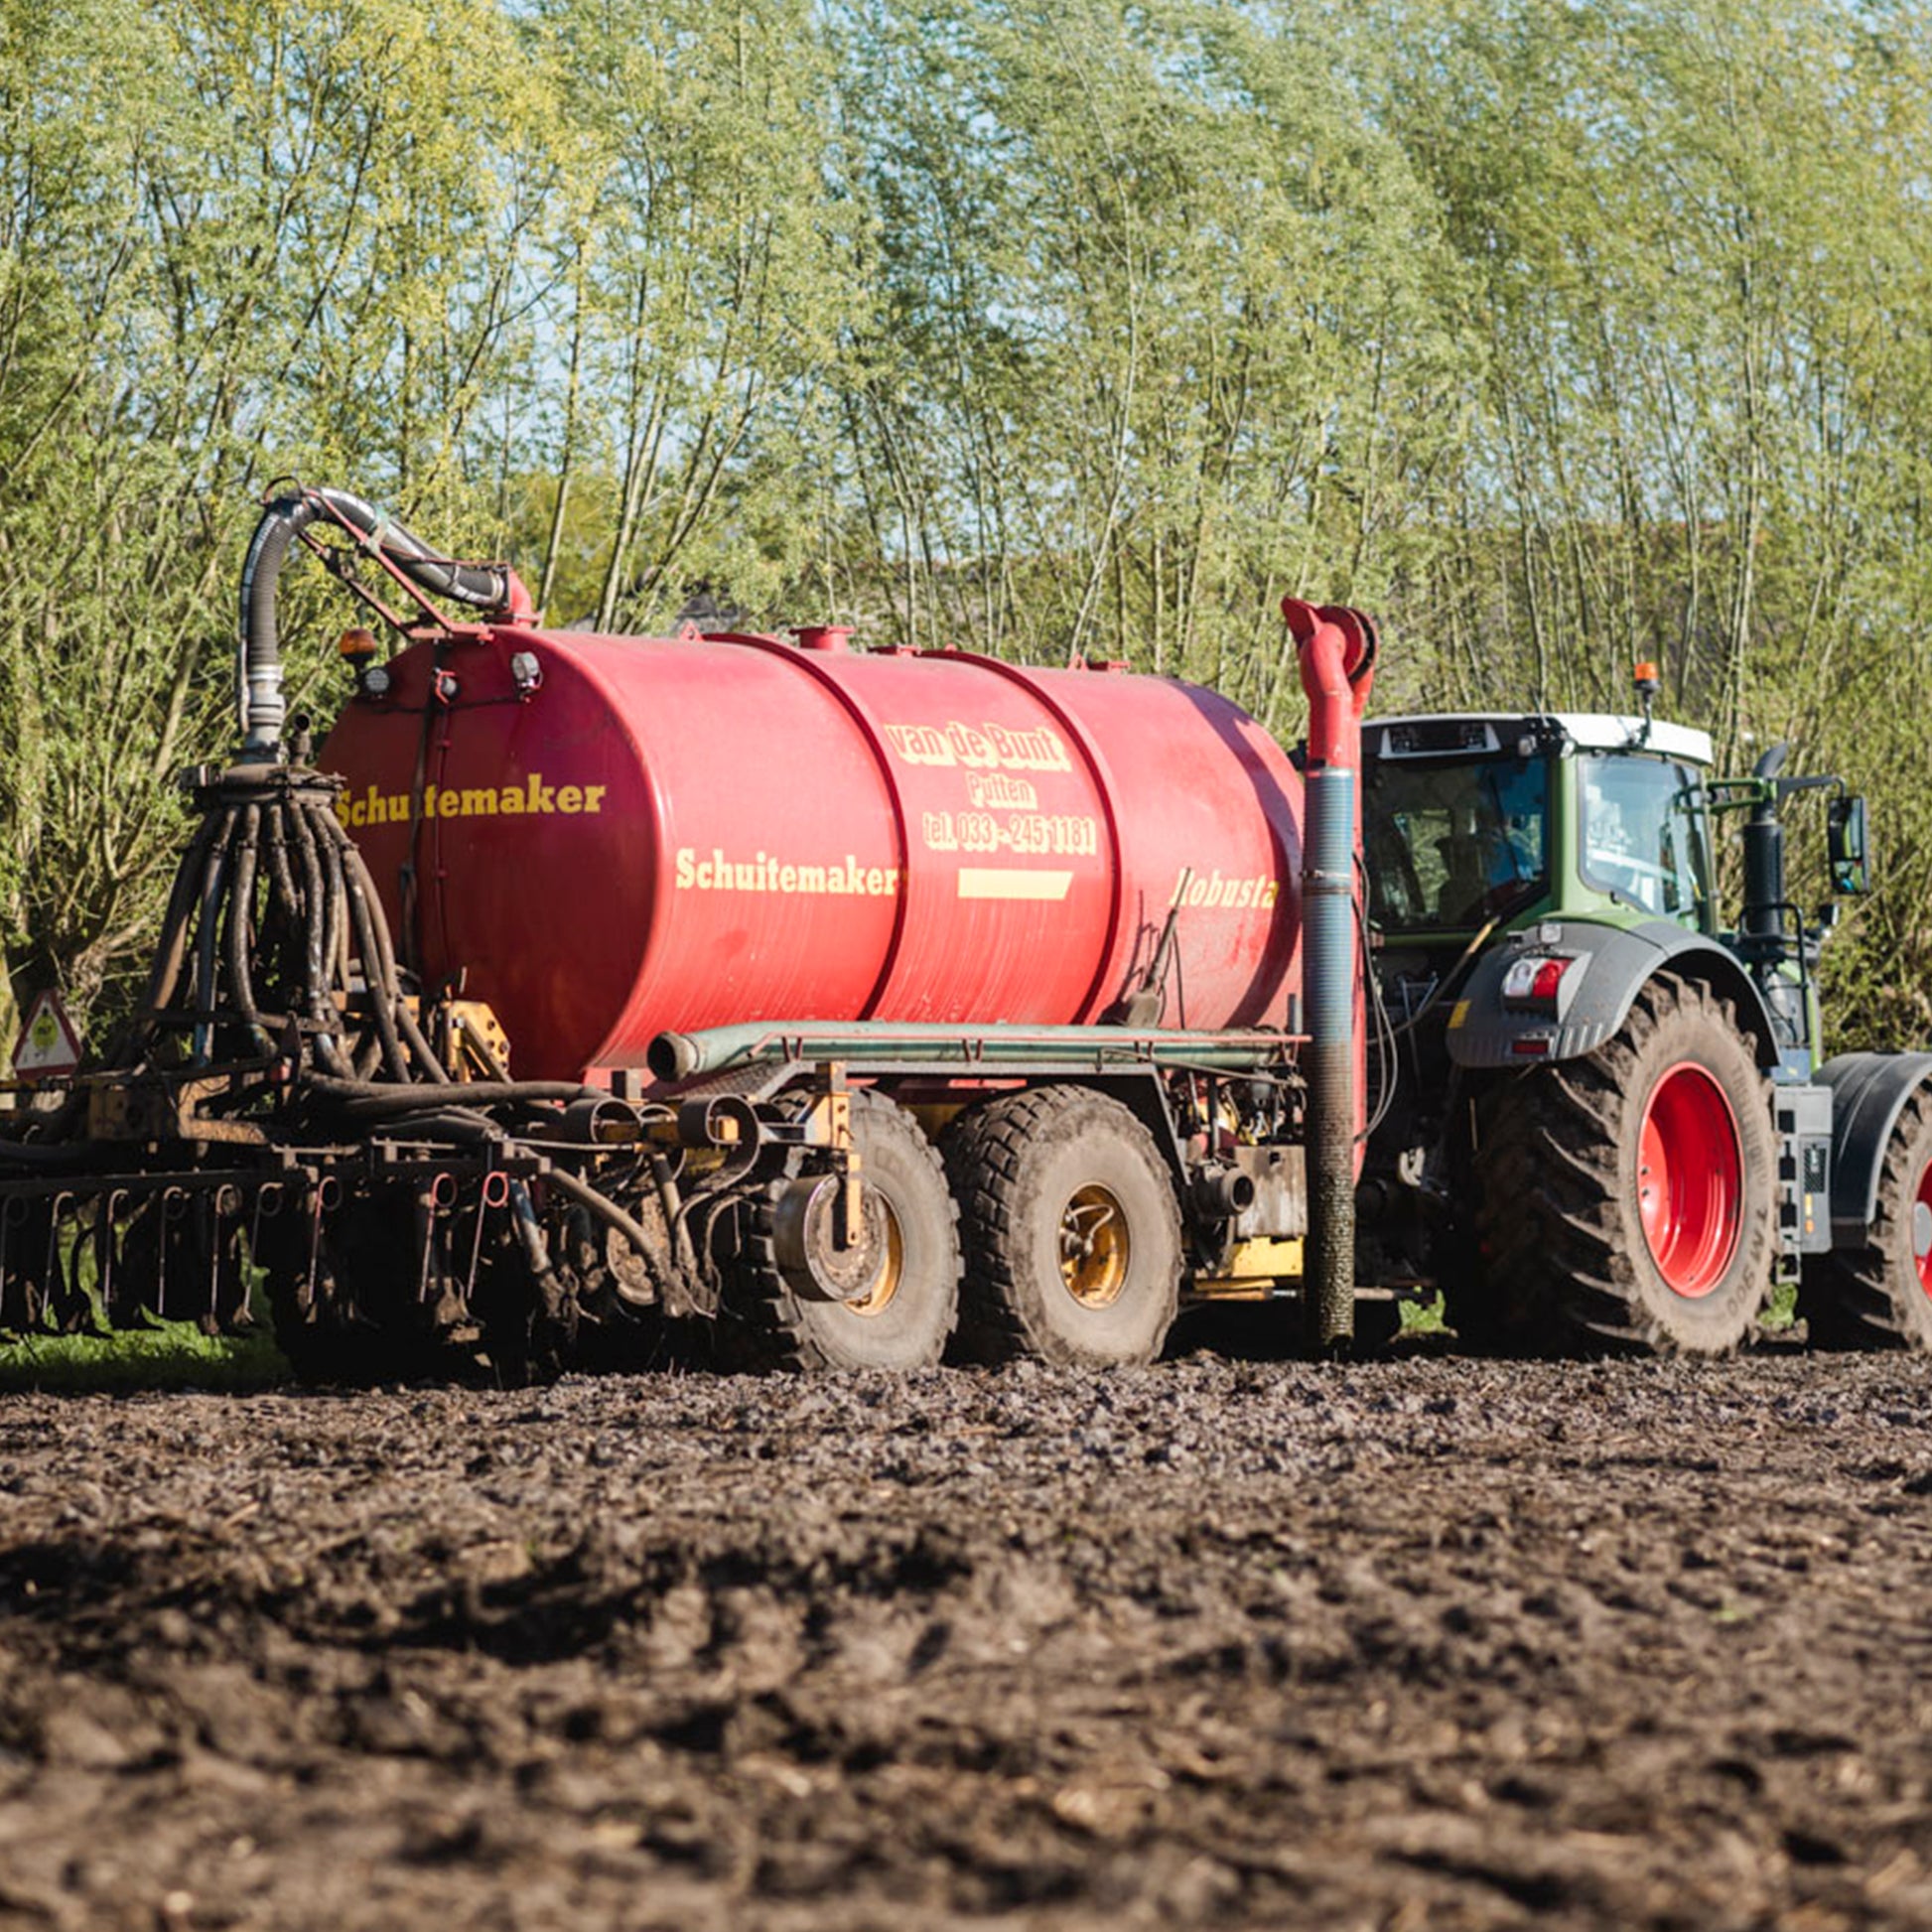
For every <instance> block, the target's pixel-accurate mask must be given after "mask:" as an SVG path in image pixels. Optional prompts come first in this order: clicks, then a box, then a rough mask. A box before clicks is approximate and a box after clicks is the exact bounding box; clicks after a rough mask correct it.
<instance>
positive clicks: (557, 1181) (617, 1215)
mask: <svg viewBox="0 0 1932 1932" xmlns="http://www.w3.org/2000/svg"><path fill="white" fill-rule="evenodd" d="M543 1185H544V1186H546V1187H554V1188H556V1190H557V1191H558V1192H559V1193H560V1194H568V1195H569V1196H570V1198H571V1199H572V1200H574V1201H575V1202H577V1204H578V1205H579V1206H580V1207H585V1208H588V1209H589V1210H590V1211H591V1212H592V1213H593V1214H595V1215H596V1216H597V1218H598V1219H599V1220H600V1221H602V1222H604V1224H605V1225H606V1226H607V1227H614V1228H616V1229H617V1231H618V1232H619V1233H620V1234H621V1235H622V1236H623V1238H624V1239H625V1240H626V1241H628V1242H629V1243H630V1245H631V1246H632V1247H633V1248H635V1249H636V1250H637V1253H638V1255H639V1257H640V1258H641V1259H642V1260H643V1262H644V1263H645V1265H646V1266H647V1267H649V1266H654V1265H655V1261H656V1257H655V1256H654V1255H653V1254H652V1252H651V1246H650V1236H649V1235H647V1234H646V1233H645V1232H644V1230H643V1228H642V1227H641V1226H640V1225H639V1224H638V1223H637V1222H635V1221H633V1220H632V1219H631V1218H630V1216H629V1215H628V1214H626V1213H625V1212H624V1211H623V1209H622V1208H621V1207H620V1206H619V1205H618V1204H617V1202H616V1201H614V1200H613V1199H612V1198H611V1197H610V1196H609V1195H608V1194H600V1193H599V1192H598V1191H597V1189H596V1188H595V1187H593V1186H592V1185H591V1184H590V1182H589V1181H587V1180H579V1179H578V1177H577V1176H576V1175H575V1174H574V1173H568V1172H566V1171H565V1170H564V1169H562V1168H552V1169H551V1170H550V1172H549V1173H547V1174H545V1175H544V1176H543Z"/></svg>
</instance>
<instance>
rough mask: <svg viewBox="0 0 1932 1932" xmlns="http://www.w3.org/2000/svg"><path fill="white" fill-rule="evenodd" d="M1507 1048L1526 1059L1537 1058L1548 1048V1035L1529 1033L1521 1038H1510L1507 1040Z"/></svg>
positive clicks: (1547, 1050)
mask: <svg viewBox="0 0 1932 1932" xmlns="http://www.w3.org/2000/svg"><path fill="white" fill-rule="evenodd" d="M1509 1050H1510V1051H1511V1052H1512V1053H1515V1054H1518V1055H1520V1056H1521V1057H1522V1058H1523V1059H1526V1060H1527V1059H1539V1058H1541V1057H1542V1056H1543V1055H1544V1054H1546V1053H1547V1052H1549V1050H1550V1039H1549V1035H1547V1034H1530V1035H1526V1036H1525V1037H1524V1038H1522V1039H1512V1040H1511V1041H1510V1042H1509Z"/></svg>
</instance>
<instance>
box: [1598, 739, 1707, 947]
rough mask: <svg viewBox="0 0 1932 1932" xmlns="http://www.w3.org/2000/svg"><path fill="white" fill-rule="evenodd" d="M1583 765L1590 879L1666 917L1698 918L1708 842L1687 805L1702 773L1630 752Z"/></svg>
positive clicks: (1602, 887) (1600, 886) (1607, 889)
mask: <svg viewBox="0 0 1932 1932" xmlns="http://www.w3.org/2000/svg"><path fill="white" fill-rule="evenodd" d="M1578 762H1579V765H1580V767H1581V772H1580V775H1581V777H1582V780H1583V799H1584V813H1583V834H1584V836H1583V875H1584V877H1585V879H1586V880H1587V881H1588V882H1589V884H1590V885H1592V886H1595V887H1597V888H1599V889H1601V890H1604V891H1609V892H1614V893H1616V894H1617V895H1618V896H1619V897H1622V898H1624V899H1626V900H1630V901H1633V902H1634V903H1636V904H1637V905H1640V906H1641V907H1642V908H1643V909H1644V910H1645V911H1646V912H1653V913H1655V914H1656V915H1657V916H1658V917H1659V918H1664V919H1674V918H1686V919H1688V918H1691V917H1693V916H1694V915H1695V914H1696V912H1697V909H1698V906H1699V904H1700V902H1701V901H1702V900H1703V898H1704V897H1705V876H1704V846H1703V842H1702V841H1701V840H1700V839H1699V837H1698V828H1697V822H1696V820H1695V818H1694V817H1693V815H1692V814H1691V812H1690V811H1689V810H1688V809H1687V808H1686V806H1685V804H1684V796H1685V793H1686V791H1687V789H1688V787H1690V786H1691V785H1693V784H1694V783H1695V782H1696V777H1695V775H1694V774H1693V773H1692V772H1691V771H1689V770H1687V769H1686V768H1685V767H1684V766H1683V765H1681V764H1673V763H1671V762H1670V761H1669V760H1668V759H1658V758H1645V757H1641V756H1633V755H1628V754H1626V755H1625V756H1623V757H1621V758H1587V759H1579V760H1578Z"/></svg>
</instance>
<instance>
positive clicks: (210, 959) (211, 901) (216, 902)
mask: <svg viewBox="0 0 1932 1932" xmlns="http://www.w3.org/2000/svg"><path fill="white" fill-rule="evenodd" d="M234 828H235V812H234V808H233V807H232V806H230V807H229V808H228V809H227V810H226V811H224V812H223V813H222V814H221V817H220V820H219V822H218V824H217V826H216V829H215V834H214V838H213V841H212V843H211V844H210V846H209V848H208V855H207V865H206V866H204V867H203V868H202V885H201V910H200V912H199V913H198V915H197V921H198V922H197V925H196V929H195V1044H194V1056H195V1061H196V1064H197V1065H199V1064H200V1063H201V1062H202V1061H204V1060H205V1059H207V1048H208V1045H209V1042H210V1038H211V1030H212V1027H213V1024H214V1023H213V1013H214V966H215V960H216V958H217V956H218V953H217V948H216V945H215V941H216V939H217V937H218V935H219V930H220V923H221V894H222V889H223V887H224V885H225V883H226V881H225V878H224V874H225V872H226V869H227V861H228V843H229V841H230V840H231V839H232V838H233V836H234Z"/></svg>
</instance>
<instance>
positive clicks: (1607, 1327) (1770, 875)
mask: <svg viewBox="0 0 1932 1932" xmlns="http://www.w3.org/2000/svg"><path fill="white" fill-rule="evenodd" d="M1647 671H1648V667H1641V669H1640V676H1639V681H1638V687H1637V688H1638V692H1639V696H1640V698H1641V715H1638V716H1629V717H1622V716H1609V715H1602V714H1587V715H1577V714H1562V713H1558V714H1542V713H1539V714H1529V715H1523V714H1495V713H1484V714H1471V715H1464V716H1431V717H1407V718H1388V719H1382V720H1378V721H1371V722H1369V723H1367V724H1365V725H1364V727H1363V750H1362V766H1363V815H1362V825H1363V843H1364V859H1365V864H1366V870H1367V875H1368V894H1367V907H1368V922H1369V931H1370V939H1371V947H1372V959H1371V970H1370V974H1369V985H1370V988H1371V1006H1372V1008H1373V1011H1372V1013H1371V1015H1370V1027H1369V1033H1370V1050H1371V1065H1372V1067H1374V1068H1377V1069H1379V1078H1378V1077H1376V1075H1375V1074H1373V1073H1372V1075H1371V1088H1372V1090H1373V1095H1374V1103H1375V1104H1374V1116H1373V1118H1372V1120H1371V1126H1370V1135H1369V1142H1368V1148H1367V1151H1366V1159H1365V1163H1364V1169H1363V1176H1362V1183H1361V1188H1360V1192H1359V1197H1358V1198H1359V1207H1360V1213H1359V1227H1360V1233H1359V1237H1358V1273H1359V1275H1360V1277H1361V1279H1362V1280H1364V1281H1366V1282H1379V1283H1381V1284H1383V1285H1385V1286H1391V1287H1394V1288H1396V1289H1397V1290H1398V1291H1401V1290H1405V1289H1406V1290H1417V1289H1420V1288H1421V1287H1423V1286H1425V1285H1427V1284H1428V1283H1430V1282H1434V1283H1435V1284H1437V1285H1438V1286H1440V1287H1441V1289H1442V1291H1443V1295H1444V1300H1445V1305H1446V1313H1447V1315H1448V1318H1449V1323H1450V1325H1451V1326H1452V1327H1453V1328H1454V1329H1455V1330H1456V1331H1457V1332H1458V1334H1459V1335H1460V1336H1461V1337H1462V1338H1463V1339H1464V1340H1465V1341H1467V1342H1471V1343H1474V1344H1476V1345H1479V1346H1486V1347H1494V1348H1515V1347H1525V1346H1527V1347H1559V1348H1578V1347H1583V1348H1599V1349H1601V1348H1608V1349H1619V1348H1620V1349H1630V1350H1645V1349H1649V1350H1657V1351H1666V1352H1668V1351H1679V1352H1686V1353H1694V1354H1718V1353H1723V1352H1725V1351H1727V1350H1729V1349H1731V1348H1734V1347H1736V1346H1737V1345H1738V1344H1739V1343H1740V1342H1742V1341H1744V1340H1746V1339H1747V1338H1748V1337H1749V1336H1751V1335H1752V1334H1753V1332H1754V1331H1755V1329H1756V1327H1757V1324H1758V1321H1759V1318H1760V1315H1761V1314H1762V1312H1763V1311H1764V1309H1765V1306H1766V1303H1767V1301H1768V1300H1769V1298H1770V1296H1771V1292H1772V1289H1773V1287H1774V1285H1776V1284H1777V1283H1779V1282H1796V1283H1797V1284H1798V1285H1799V1310H1800V1311H1801V1312H1802V1313H1803V1315H1804V1316H1805V1317H1806V1320H1807V1322H1808V1325H1809V1330H1810V1334H1811V1337H1812V1339H1813V1341H1814V1342H1817V1343H1822V1344H1826V1345H1833V1346H1881V1345H1897V1344H1901V1343H1902V1344H1907V1345H1911V1346H1915V1347H1927V1346H1932V1055H1926V1054H1920V1053H1909V1054H1908V1053H1847V1054H1841V1055H1839V1056H1838V1057H1836V1058H1833V1059H1830V1060H1826V1059H1824V1058H1823V1055H1822V1045H1821V1041H1822V1032H1821V1025H1820V1016H1819V1006H1818V994H1817V966H1818V958H1819V950H1820V947H1821V945H1822V943H1823V941H1824V938H1825V936H1826V934H1827V933H1828V932H1829V931H1830V929H1831V927H1832V924H1833V923H1834V919H1835V915H1836V904H1835V902H1834V903H1832V904H1828V905H1826V906H1825V907H1823V908H1822V909H1819V910H1817V911H1814V912H1811V913H1807V912H1805V911H1804V910H1803V909H1802V908H1800V907H1799V906H1798V905H1797V904H1795V903H1794V902H1792V901H1791V899H1790V898H1788V897H1787V896H1786V886H1785V865H1784V831H1783V825H1782V822H1781V810H1782V807H1783V806H1784V804H1785V803H1786V801H1787V800H1789V799H1790V798H1791V797H1793V796H1794V794H1796V793H1799V792H1804V791H1812V790H1822V791H1825V792H1827V793H1828V794H1829V801H1828V807H1827V813H1826V820H1827V827H1828V839H1829V848H1830V865H1831V873H1832V884H1833V888H1834V892H1835V894H1853V893H1860V892H1863V890H1864V889H1865V882H1866V854H1865V812H1864V804H1863V800H1862V799H1859V798H1855V797H1851V796H1848V795H1847V793H1846V791H1845V787H1844V786H1843V784H1842V783H1841V782H1840V781H1839V780H1838V779H1836V778H1829V777H1790V776H1786V775H1785V774H1784V771H1783V765H1784V757H1785V751H1784V748H1783V747H1782V746H1780V747H1778V748H1776V749H1775V750H1773V751H1771V752H1769V753H1767V754H1766V755H1765V756H1764V757H1763V758H1762V759H1759V760H1758V762H1757V765H1756V767H1755V769H1754V770H1753V772H1752V774H1751V775H1750V776H1749V777H1746V778H1734V779H1722V778H1714V777H1713V776H1712V775H1711V767H1712V761H1713V755H1712V745H1711V740H1710V737H1709V735H1708V734H1706V733H1704V732H1701V731H1695V730H1691V729H1688V728H1687V727H1684V726H1681V725H1673V724H1667V723H1664V722H1662V721H1657V720H1653V719H1652V717H1651V701H1652V699H1653V697H1654V694H1655V690H1656V684H1655V680H1654V677H1652V676H1649V675H1645V673H1647ZM1725 819H1730V820H1732V821H1733V822H1734V823H1736V824H1737V826H1738V837H1739V839H1740V842H1741V847H1742V873H1743V880H1744V888H1743V896H1742V902H1741V904H1740V905H1739V907H1738V910H1737V915H1736V918H1735V921H1734V923H1726V922H1725V918H1724V916H1723V913H1722V911H1721V908H1720V906H1719V903H1718V897H1717V893H1716V890H1715V886H1714V871H1713V866H1712V844H1711V841H1712V836H1713V829H1714V826H1716V825H1717V824H1719V823H1720V822H1721V821H1723V820H1725ZM1378 1042H1379V1047H1380V1050H1379V1053H1378V1052H1377V1051H1376V1046H1377V1044H1378Z"/></svg>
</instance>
